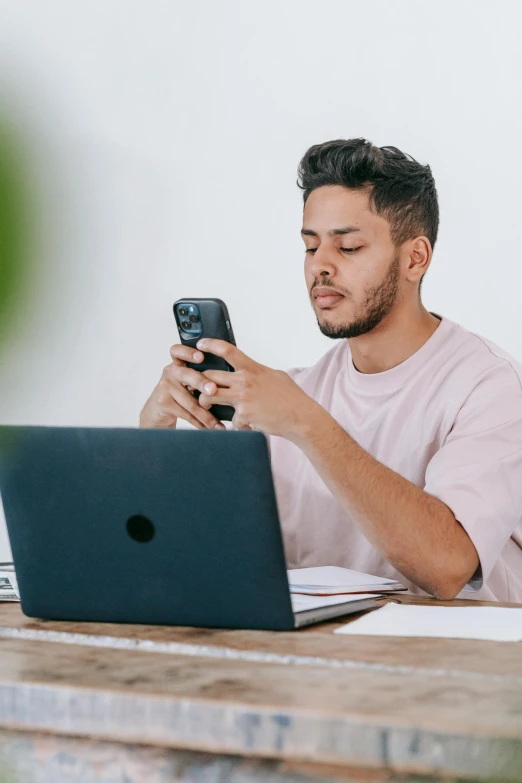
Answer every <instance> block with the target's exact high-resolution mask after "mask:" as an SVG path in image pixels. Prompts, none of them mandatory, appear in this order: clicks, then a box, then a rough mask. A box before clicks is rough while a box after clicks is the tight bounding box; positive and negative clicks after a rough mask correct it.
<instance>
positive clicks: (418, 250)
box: [404, 237, 433, 283]
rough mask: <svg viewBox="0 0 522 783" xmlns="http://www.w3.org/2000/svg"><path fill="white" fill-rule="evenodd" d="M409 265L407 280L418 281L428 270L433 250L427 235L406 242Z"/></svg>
mask: <svg viewBox="0 0 522 783" xmlns="http://www.w3.org/2000/svg"><path fill="white" fill-rule="evenodd" d="M404 249H405V250H406V254H407V257H408V266H407V269H406V280H408V281H409V282H410V283H418V282H419V280H420V279H421V277H422V276H423V275H424V274H425V273H426V272H427V271H428V267H429V265H430V263H431V257H432V255H433V250H432V248H431V242H430V240H429V239H428V238H427V237H416V238H415V239H411V240H409V242H407V243H406V247H405V248H404Z"/></svg>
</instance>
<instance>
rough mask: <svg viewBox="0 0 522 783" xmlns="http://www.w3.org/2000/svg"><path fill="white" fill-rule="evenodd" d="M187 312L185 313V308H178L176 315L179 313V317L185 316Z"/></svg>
mask: <svg viewBox="0 0 522 783" xmlns="http://www.w3.org/2000/svg"><path fill="white" fill-rule="evenodd" d="M187 312H188V311H187V308H186V307H180V308H179V309H178V313H179V314H180V315H187Z"/></svg>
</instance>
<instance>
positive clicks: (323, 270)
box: [308, 247, 337, 278]
mask: <svg viewBox="0 0 522 783" xmlns="http://www.w3.org/2000/svg"><path fill="white" fill-rule="evenodd" d="M308 271H309V273H310V274H311V275H313V276H314V277H315V278H319V277H335V273H336V271H337V268H336V266H335V264H334V263H333V260H332V259H331V254H330V253H329V252H328V248H326V247H325V248H324V249H322V248H320V247H318V248H317V250H316V251H315V253H314V254H313V256H312V257H311V259H310V265H309V267H308Z"/></svg>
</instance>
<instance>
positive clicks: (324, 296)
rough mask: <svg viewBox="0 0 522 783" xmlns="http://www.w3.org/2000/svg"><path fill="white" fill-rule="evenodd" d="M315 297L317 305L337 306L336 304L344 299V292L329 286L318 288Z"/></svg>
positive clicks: (323, 307)
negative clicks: (333, 289) (341, 292)
mask: <svg viewBox="0 0 522 783" xmlns="http://www.w3.org/2000/svg"><path fill="white" fill-rule="evenodd" d="M313 297H314V299H315V302H316V304H317V306H318V307H320V308H321V309H325V308H329V307H335V305H336V304H339V302H340V301H341V299H344V296H343V294H340V293H339V292H338V291H332V290H331V289H328V288H321V289H318V290H317V291H315V292H314V294H313Z"/></svg>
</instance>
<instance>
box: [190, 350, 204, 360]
mask: <svg viewBox="0 0 522 783" xmlns="http://www.w3.org/2000/svg"><path fill="white" fill-rule="evenodd" d="M192 358H193V359H195V361H196V362H200V361H201V360H202V359H203V354H202V353H201V352H200V351H196V352H195V353H194V354H193V355H192Z"/></svg>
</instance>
